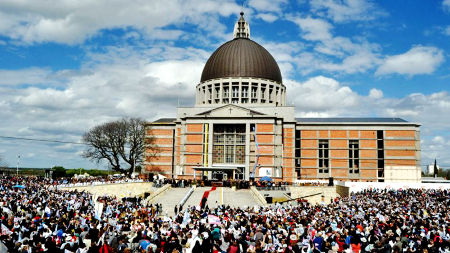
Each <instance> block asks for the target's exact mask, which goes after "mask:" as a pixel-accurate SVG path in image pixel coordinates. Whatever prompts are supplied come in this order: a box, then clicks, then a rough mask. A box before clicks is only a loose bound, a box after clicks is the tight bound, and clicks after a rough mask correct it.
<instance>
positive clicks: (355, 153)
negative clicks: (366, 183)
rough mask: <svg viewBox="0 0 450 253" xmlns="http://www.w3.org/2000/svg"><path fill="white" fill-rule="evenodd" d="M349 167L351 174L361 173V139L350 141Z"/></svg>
mask: <svg viewBox="0 0 450 253" xmlns="http://www.w3.org/2000/svg"><path fill="white" fill-rule="evenodd" d="M348 168H349V173H350V174H359V140H349V141H348Z"/></svg>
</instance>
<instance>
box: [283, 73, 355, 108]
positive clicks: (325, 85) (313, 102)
mask: <svg viewBox="0 0 450 253" xmlns="http://www.w3.org/2000/svg"><path fill="white" fill-rule="evenodd" d="M285 85H286V87H287V95H288V97H287V100H288V102H290V103H291V102H292V103H294V104H295V105H296V111H297V113H299V114H300V115H302V116H305V115H307V116H310V115H320V116H336V115H340V114H342V113H344V111H345V110H346V109H348V108H352V107H354V106H357V104H358V101H359V96H358V94H356V93H355V92H353V91H352V90H351V89H350V87H348V86H342V85H341V84H340V83H339V82H338V81H336V80H334V79H332V78H328V77H324V76H316V77H313V78H310V79H308V80H307V81H305V82H303V83H299V82H296V81H293V80H286V81H285Z"/></svg>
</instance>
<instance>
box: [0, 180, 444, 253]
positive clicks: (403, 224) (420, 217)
mask: <svg viewBox="0 0 450 253" xmlns="http://www.w3.org/2000/svg"><path fill="white" fill-rule="evenodd" d="M0 183H1V188H0V211H1V213H0V223H1V224H0V225H1V235H0V239H1V243H0V252H3V251H2V250H6V251H8V252H27V253H28V252H77V253H81V252H187V253H190V252H194V253H197V252H208V253H210V252H214V253H217V252H231V253H237V252H241V253H243V252H449V251H450V249H449V247H450V212H449V209H448V206H449V204H450V199H449V192H448V191H446V190H423V189H407V190H365V191H362V192H359V193H355V194H352V195H350V196H349V197H344V198H337V199H335V200H334V201H333V202H332V203H330V204H324V203H322V204H317V205H311V204H310V203H308V202H305V201H299V202H295V203H291V204H286V205H280V204H275V205H271V206H267V207H263V206H251V207H238V208H231V207H229V206H219V207H217V208H214V209H209V208H204V209H201V207H200V206H191V207H184V208H183V209H182V210H178V213H177V214H176V215H175V216H173V217H168V216H165V215H164V213H163V212H162V209H161V205H148V206H147V205H144V204H141V202H139V201H128V200H127V199H117V198H114V197H108V196H101V197H98V198H97V197H96V198H94V197H93V196H92V195H90V194H89V193H87V192H77V191H61V190H58V189H57V188H56V187H53V181H52V180H51V179H44V178H36V177H30V178H25V177H23V178H21V177H19V178H16V177H1V178H0ZM18 185H20V186H21V187H18Z"/></svg>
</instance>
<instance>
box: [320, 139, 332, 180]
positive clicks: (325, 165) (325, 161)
mask: <svg viewBox="0 0 450 253" xmlns="http://www.w3.org/2000/svg"><path fill="white" fill-rule="evenodd" d="M329 163H330V158H329V144H328V140H319V173H328V172H329V171H330V170H329Z"/></svg>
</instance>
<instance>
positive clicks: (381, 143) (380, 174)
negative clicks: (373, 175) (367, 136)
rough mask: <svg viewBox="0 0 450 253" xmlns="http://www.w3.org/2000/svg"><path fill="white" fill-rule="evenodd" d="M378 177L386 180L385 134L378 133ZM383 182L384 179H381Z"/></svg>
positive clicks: (381, 131) (380, 131) (379, 131)
mask: <svg viewBox="0 0 450 253" xmlns="http://www.w3.org/2000/svg"><path fill="white" fill-rule="evenodd" d="M377 155H378V156H377V157H378V177H379V178H384V133H383V130H378V131H377ZM380 180H382V179H380Z"/></svg>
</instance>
